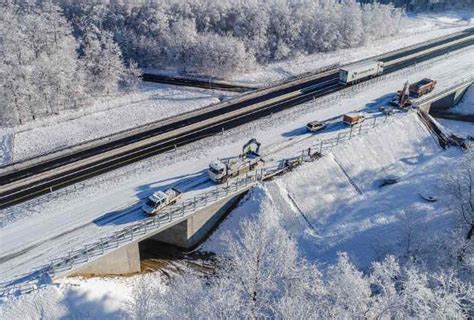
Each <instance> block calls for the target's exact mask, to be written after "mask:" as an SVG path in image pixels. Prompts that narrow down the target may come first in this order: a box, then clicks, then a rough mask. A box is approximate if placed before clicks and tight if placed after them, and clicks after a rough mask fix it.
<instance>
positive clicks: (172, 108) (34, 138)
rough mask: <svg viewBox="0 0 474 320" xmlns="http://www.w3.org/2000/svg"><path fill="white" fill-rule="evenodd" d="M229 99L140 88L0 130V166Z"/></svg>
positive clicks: (162, 88) (212, 93) (156, 87)
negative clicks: (85, 106)
mask: <svg viewBox="0 0 474 320" xmlns="http://www.w3.org/2000/svg"><path fill="white" fill-rule="evenodd" d="M230 95H232V93H228V92H221V91H215V90H204V89H196V88H186V87H176V86H170V85H162V84H154V83H143V84H142V85H141V86H140V88H139V89H138V92H135V93H130V94H126V95H124V96H122V97H119V98H115V99H112V100H110V101H105V102H101V101H99V102H97V103H96V105H94V106H92V107H90V108H87V109H85V110H83V111H71V112H64V113H63V114H61V115H58V116H53V117H51V118H48V119H43V120H39V121H36V122H35V121H34V122H31V123H27V124H24V125H20V126H18V127H15V128H4V129H1V130H0V146H1V149H0V164H7V163H9V162H11V161H20V160H23V159H27V158H31V157H34V156H38V155H42V154H45V153H48V152H52V151H56V150H60V149H63V148H67V147H70V146H73V145H77V144H80V143H83V142H86V141H90V140H94V139H97V138H101V137H106V136H109V135H112V134H114V133H118V132H122V131H126V130H129V129H132V128H136V127H138V126H142V125H146V124H149V123H152V122H155V121H157V120H160V119H164V118H168V117H171V116H173V115H176V114H180V113H183V112H186V111H191V110H194V109H197V108H201V107H203V106H207V105H209V104H213V103H217V102H219V101H220V99H224V98H227V97H229V96H230ZM13 139H14V141H15V143H14V144H13V143H12V140H13ZM13 145H14V147H13ZM12 149H13V153H12Z"/></svg>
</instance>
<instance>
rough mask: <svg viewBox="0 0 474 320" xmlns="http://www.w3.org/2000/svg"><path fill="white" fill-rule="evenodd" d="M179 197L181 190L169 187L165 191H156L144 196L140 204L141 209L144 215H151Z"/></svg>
mask: <svg viewBox="0 0 474 320" xmlns="http://www.w3.org/2000/svg"><path fill="white" fill-rule="evenodd" d="M180 197H181V191H179V190H177V189H175V188H170V189H168V190H166V191H161V190H160V191H157V192H155V193H153V194H152V195H151V196H149V197H148V198H146V200H145V203H143V205H142V210H143V211H144V212H145V214H146V215H148V216H152V215H155V214H157V213H158V212H159V211H160V210H162V209H163V208H165V207H166V206H168V205H170V204H174V203H176V201H178V199H179V198H180Z"/></svg>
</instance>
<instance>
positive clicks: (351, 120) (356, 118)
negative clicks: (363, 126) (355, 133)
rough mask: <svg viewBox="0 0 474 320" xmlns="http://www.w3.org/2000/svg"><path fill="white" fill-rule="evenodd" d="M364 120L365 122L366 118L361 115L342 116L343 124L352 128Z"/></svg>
mask: <svg viewBox="0 0 474 320" xmlns="http://www.w3.org/2000/svg"><path fill="white" fill-rule="evenodd" d="M364 120H365V117H364V116H363V115H359V114H356V115H350V114H345V115H344V116H342V122H344V123H345V124H348V125H350V126H353V125H355V124H358V123H361V122H363V121H364Z"/></svg>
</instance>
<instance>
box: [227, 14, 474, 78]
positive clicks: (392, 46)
mask: <svg viewBox="0 0 474 320" xmlns="http://www.w3.org/2000/svg"><path fill="white" fill-rule="evenodd" d="M473 26H474V12H471V11H455V12H446V13H442V14H417V15H409V16H407V17H405V18H403V22H402V23H401V30H400V33H399V34H398V35H396V36H393V37H390V38H384V39H381V40H378V41H375V42H373V43H370V44H369V45H366V46H362V47H359V48H352V49H343V50H337V51H335V52H328V53H316V54H312V55H307V56H300V57H296V58H294V59H289V60H285V61H281V62H277V63H271V64H269V65H265V66H258V67H256V69H255V70H253V71H251V72H247V73H244V74H240V75H235V76H233V77H232V78H231V79H229V80H230V81H233V82H238V83H242V84H248V85H267V84H268V83H273V82H276V81H281V80H286V79H289V78H292V77H295V76H297V75H299V74H302V73H306V72H309V71H312V70H318V69H321V68H323V67H325V66H330V65H334V64H346V63H351V62H353V61H358V60H361V59H365V58H367V57H371V56H375V55H380V54H384V53H387V52H390V51H393V50H397V49H399V48H402V47H407V46H410V45H414V44H417V43H420V42H423V41H429V40H432V39H435V38H438V37H442V36H445V35H448V34H451V33H455V32H459V31H462V30H464V29H467V28H471V27H473Z"/></svg>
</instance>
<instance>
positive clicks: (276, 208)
mask: <svg viewBox="0 0 474 320" xmlns="http://www.w3.org/2000/svg"><path fill="white" fill-rule="evenodd" d="M461 155H462V153H461V152H460V151H459V150H450V151H442V150H441V148H440V147H439V145H438V144H437V143H436V141H435V140H434V139H433V137H432V136H431V135H430V134H429V132H428V131H427V129H426V128H425V127H424V126H423V125H422V124H421V123H420V121H419V120H418V119H417V117H416V115H415V114H412V115H408V116H406V117H404V118H403V119H402V120H400V121H397V122H395V123H393V124H391V125H390V126H383V127H380V128H377V129H375V130H373V131H372V132H370V133H369V134H368V135H365V136H360V137H358V138H356V139H353V140H351V141H349V142H348V143H346V144H345V145H343V146H342V147H340V148H336V149H334V151H333V152H332V153H331V154H329V155H327V156H325V157H324V158H322V159H320V160H318V161H316V162H314V163H310V164H306V165H303V166H302V167H299V168H298V169H297V170H296V171H294V172H292V173H291V174H288V175H285V176H283V177H281V178H278V179H276V180H274V181H272V182H269V183H266V184H264V185H263V186H262V187H260V188H259V189H256V190H253V191H252V192H251V194H250V195H249V196H248V198H247V200H246V201H243V203H241V206H240V207H239V208H237V209H236V210H235V211H234V212H233V213H232V214H231V215H230V216H229V217H228V219H226V221H225V222H224V223H223V224H222V225H221V226H220V227H219V228H218V230H217V231H216V232H215V233H214V234H213V235H212V237H211V238H210V239H209V240H208V241H207V242H206V243H205V244H204V245H203V247H202V249H203V250H208V251H213V252H217V253H219V254H225V252H222V244H221V243H222V242H221V241H220V237H221V235H222V233H224V232H226V231H231V232H239V231H235V230H239V221H240V220H241V219H242V218H243V217H245V216H249V215H250V216H257V215H265V216H268V219H273V220H276V221H277V223H279V224H281V225H282V226H283V227H284V228H285V229H286V230H288V231H289V232H290V234H291V235H292V236H293V237H294V238H295V239H297V242H298V248H299V250H300V252H301V254H302V256H303V257H304V258H306V259H309V260H311V261H318V262H319V263H322V264H326V263H328V264H330V263H334V262H335V260H336V258H337V252H339V251H341V252H348V253H349V255H350V256H351V258H352V260H353V261H354V262H355V263H356V264H357V266H358V267H360V268H363V269H364V268H368V267H369V266H370V263H371V261H373V260H377V259H380V258H381V257H383V256H385V255H387V254H396V255H397V256H399V255H403V253H404V252H403V249H404V248H405V247H403V246H404V244H405V243H404V240H406V238H405V237H404V236H405V235H404V234H403V233H404V232H406V231H407V230H406V228H409V227H413V228H414V227H415V225H417V226H416V227H417V228H420V224H421V223H424V224H425V225H424V227H425V228H426V232H427V233H422V232H421V230H420V234H418V235H417V236H419V237H423V236H425V235H426V234H429V233H430V232H432V231H434V230H440V229H443V228H447V227H449V221H447V220H446V219H445V218H444V213H445V212H446V211H447V209H448V203H446V202H445V201H443V197H442V195H443V191H442V190H441V189H440V188H441V186H442V183H441V181H442V179H443V172H449V169H450V168H453V167H454V166H456V164H457V161H458V160H459V159H460V158H461ZM391 177H397V178H399V179H400V181H399V182H398V183H396V184H394V185H389V186H385V187H380V184H381V182H382V180H383V179H385V178H391ZM360 190H361V191H362V192H361V193H360V192H359V191H360ZM420 193H421V194H422V195H424V196H426V197H428V196H433V197H436V198H438V201H437V202H427V201H426V200H423V199H422V198H421V197H420ZM407 224H409V225H407ZM423 231H424V230H423Z"/></svg>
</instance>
